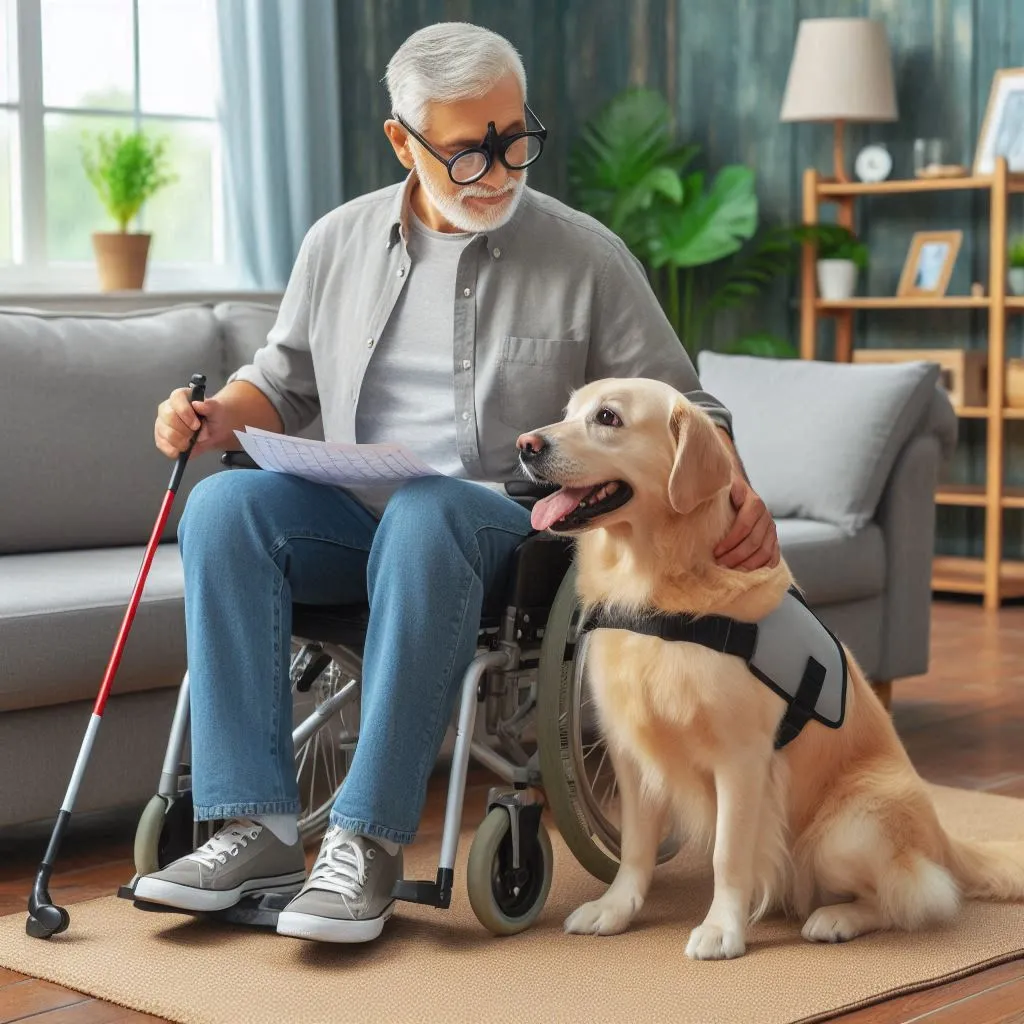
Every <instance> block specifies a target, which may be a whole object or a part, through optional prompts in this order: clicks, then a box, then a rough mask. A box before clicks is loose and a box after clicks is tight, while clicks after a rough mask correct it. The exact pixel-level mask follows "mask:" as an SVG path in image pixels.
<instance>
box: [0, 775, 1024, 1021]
mask: <svg viewBox="0 0 1024 1024" xmlns="http://www.w3.org/2000/svg"><path fill="white" fill-rule="evenodd" d="M933 791H934V794H935V800H936V803H937V806H938V808H939V812H940V814H941V817H942V819H943V821H944V823H945V824H946V825H947V827H948V828H949V829H950V830H951V831H955V832H956V833H957V834H959V835H964V836H976V837H979V838H992V839H1002V838H1006V839H1012V838H1021V839H1022V840H1024V801H1022V800H1016V799H1011V798H1008V797H999V796H989V795H985V794H980V793H973V792H967V791H962V790H955V789H946V788H941V787H935V788H934V790H933ZM466 839H467V841H465V842H463V843H462V844H461V845H460V857H459V865H458V867H457V870H458V874H457V875H456V892H455V897H454V899H453V901H452V907H451V909H450V910H447V911H441V910H432V909H428V908H423V907H416V906H412V905H409V904H401V905H400V909H399V911H398V913H397V914H396V916H395V917H394V918H393V919H392V921H391V922H390V925H389V927H388V928H387V930H386V931H385V934H384V936H383V937H382V938H381V939H380V940H379V941H378V942H376V943H374V944H371V945H367V946H352V947H338V946H328V945H320V944H315V943H308V942H302V941H298V940H294V939H287V938H282V937H279V936H277V935H275V934H274V933H272V932H271V933H267V932H256V931H250V930H242V929H233V928H231V927H230V926H224V925H212V924H210V923H208V922H198V921H196V920H194V919H192V918H187V917H184V916H182V917H177V916H169V915H163V914H150V913H144V912H142V911H139V910H136V909H135V908H134V907H132V905H131V904H130V903H129V902H127V901H126V900H120V899H117V898H116V897H106V898H103V899H98V900H92V901H90V902H86V903H80V904H77V905H75V906H73V907H72V908H71V927H70V929H69V931H68V932H65V933H64V934H63V935H61V936H58V937H56V938H54V939H52V940H50V941H49V942H43V941H40V940H38V939H30V938H28V937H27V936H26V935H25V932H24V916H23V915H21V914H18V915H14V916H12V917H7V918H4V919H2V920H0V965H2V966H5V967H8V968H11V969H13V970H16V971H21V972H23V973H25V974H29V975H33V976H36V977H39V978H44V979H46V980H49V981H53V982H56V983H58V984H60V985H63V986H65V987H67V988H71V989H75V990H78V991H81V992H85V993H87V994H89V995H92V996H96V997H98V998H101V999H105V1000H109V1001H111V1002H114V1003H119V1004H121V1005H124V1006H127V1007H131V1008H133V1009H136V1010H141V1011H143V1012H146V1013H151V1014H155V1015H156V1016H158V1017H165V1018H168V1019H169V1020H172V1021H181V1022H183V1024H238V1022H239V1021H244V1022H246V1024H264V1022H266V1024H285V1022H287V1024H290V1022H293V1021H294V1022H296V1024H320V1022H324V1024H327V1022H330V1024H342V1022H346V1021H353V1022H358V1024H366V1022H367V1021H373V1022H378V1021H396V1022H402V1024H420V1022H423V1024H426V1022H430V1024H434V1022H445V1024H453V1022H456V1021H458V1022H461V1021H466V1022H474V1024H477V1022H490V1021H501V1022H505V1021H507V1022H509V1024H512V1022H515V1024H520V1022H521V1021H523V1020H537V1021H544V1022H549V1021H550V1022H559V1024H561V1022H570V1021H586V1022H588V1024H597V1022H604V1021H614V1022H616V1024H621V1022H623V1021H671V1022H673V1024H755V1022H756V1024H775V1022H778V1024H791V1022H796V1021H800V1022H810V1021H819V1020H825V1019H827V1018H829V1017H831V1016H834V1015H836V1014H837V1013H840V1012H842V1011H843V1010H849V1009H852V1008H854V1007H857V1006H863V1005H867V1004H869V1003H873V1002H877V1001H879V1000H881V999H883V998H886V997H888V996H891V995H894V994H897V993H901V992H907V991H912V990H915V989H920V988H926V987H928V986H931V985H935V984H938V983H940V982H944V981H950V980H953V979H954V978H957V977H961V976H964V975H966V974H970V973H972V972H974V971H977V970H979V969H981V968H982V967H986V966H991V965H994V964H996V963H1000V962H1003V961H1006V960H1011V959H1014V958H1015V957H1018V956H1024V905H1019V904H1018V905H996V904H987V903H970V904H968V905H967V906H966V907H965V909H964V911H963V912H962V914H961V916H960V917H959V919H958V920H957V921H956V922H955V923H954V924H953V925H950V926H947V927H945V928H943V929H941V930H937V931H933V932H931V933H928V934H919V935H916V936H913V937H907V936H905V935H898V934H879V935H871V936H865V937H862V938H860V939H857V940H855V941H854V942H851V943H847V944H844V945H812V944H810V943H807V942H805V941H803V940H802V939H801V938H800V927H799V924H798V923H796V922H792V923H786V922H782V921H779V920H772V921H765V922H762V923H761V924H759V925H758V926H757V927H756V928H755V929H753V931H752V933H751V935H750V937H749V940H748V947H747V954H746V956H744V957H741V958H739V959H737V960H732V961H720V962H705V963H695V962H692V961H690V960H688V959H687V958H686V956H685V955H684V952H683V950H684V947H685V945H686V939H687V935H688V932H689V929H690V928H691V927H693V926H694V925H695V924H698V923H699V922H700V920H701V918H702V917H703V914H704V912H705V910H706V908H707V905H708V902H709V899H710V893H711V878H710V869H709V867H706V866H705V865H704V864H703V863H702V862H701V861H700V860H699V859H698V858H696V857H690V856H689V855H686V854H684V855H681V856H679V857H678V858H676V860H675V861H673V862H672V863H671V864H669V865H665V866H663V867H662V868H660V869H659V872H658V874H657V876H656V881H655V887H654V890H653V891H652V895H651V898H650V899H649V901H648V903H647V905H646V906H645V907H644V910H643V912H642V914H641V916H640V918H639V920H638V921H637V922H636V924H635V925H634V927H633V929H632V930H630V931H629V932H627V933H625V934H624V935H619V936H613V937H591V936H588V937H583V936H575V935H565V934H564V933H563V932H562V930H561V923H562V921H563V920H564V918H565V917H566V915H567V914H568V913H570V912H571V911H572V910H573V909H574V908H575V907H576V906H577V905H578V904H579V903H581V902H583V901H585V900H588V899H593V898H595V897H596V896H598V895H600V894H601V892H602V891H603V888H604V887H603V886H602V884H601V883H599V882H596V881H595V880H594V879H593V878H591V876H590V875H588V874H587V873H586V872H584V871H583V870H582V869H581V868H580V867H579V866H578V865H577V863H576V862H575V860H574V859H573V858H572V856H571V855H570V854H569V853H568V851H567V849H566V847H565V846H564V845H563V844H562V843H561V841H560V840H559V839H558V838H555V861H556V863H555V881H554V884H553V886H552V890H551V894H550V896H549V898H548V903H547V906H546V908H545V911H544V914H543V916H542V918H541V919H540V920H539V921H538V923H537V924H536V925H535V926H534V927H533V929H531V930H530V931H528V932H525V933H523V934H520V935H518V936H513V937H510V938H503V939H498V938H494V937H492V936H490V935H489V933H487V932H485V931H484V930H483V928H482V927H481V926H480V925H479V924H478V922H477V920H476V918H475V917H474V916H473V912H472V910H471V908H470V906H469V901H468V899H467V897H466V895H465V889H464V885H465V875H464V865H465V858H466V856H467V853H468V845H469V844H468V833H467V837H466ZM435 856H436V853H435V850H434V849H433V845H432V844H431V846H430V847H428V846H426V845H424V847H423V848H414V849H413V850H412V851H410V854H409V856H408V857H407V865H408V868H409V869H410V871H409V872H407V873H408V874H409V877H414V876H415V877H419V878H433V875H434V870H435V867H436V860H434V858H435ZM413 873H414V874H413Z"/></svg>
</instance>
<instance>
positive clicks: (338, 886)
mask: <svg viewBox="0 0 1024 1024" xmlns="http://www.w3.org/2000/svg"><path fill="white" fill-rule="evenodd" d="M373 855H374V851H373V850H372V849H371V850H366V851H365V852H364V850H363V848H362V847H361V846H360V845H358V844H357V843H355V842H353V841H352V839H351V838H350V837H346V836H345V834H344V833H343V832H342V831H341V830H340V829H331V830H330V831H329V832H328V833H327V835H326V836H325V837H324V843H323V846H322V847H321V848H320V855H319V856H318V857H317V859H316V863H315V864H314V865H313V870H312V871H311V872H310V874H309V880H308V881H307V882H306V886H307V888H313V887H314V885H315V883H320V886H321V887H323V888H327V889H330V890H331V891H333V892H337V893H340V894H341V895H342V896H343V897H345V898H346V900H350V899H352V900H354V899H356V898H357V897H358V896H359V894H360V892H362V888H363V886H364V885H365V884H366V861H367V859H369V860H372V859H373Z"/></svg>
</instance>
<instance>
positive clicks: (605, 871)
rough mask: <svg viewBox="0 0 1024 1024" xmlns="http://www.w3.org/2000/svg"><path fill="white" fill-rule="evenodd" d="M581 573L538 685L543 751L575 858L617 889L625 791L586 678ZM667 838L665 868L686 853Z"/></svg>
mask: <svg viewBox="0 0 1024 1024" xmlns="http://www.w3.org/2000/svg"><path fill="white" fill-rule="evenodd" d="M579 625H580V623H579V601H578V599H577V597H576V567H575V564H574V565H573V566H571V567H570V569H569V571H568V572H567V573H566V575H565V578H564V579H563V580H562V584H561V586H560V587H559V590H558V594H557V595H556V597H555V601H554V604H552V606H551V612H550V614H549V616H548V623H547V627H546V629H545V630H544V639H543V642H542V644H541V654H540V665H539V667H538V681H537V749H538V759H539V761H540V772H541V779H542V785H543V787H544V792H545V794H546V796H547V800H548V805H549V806H550V808H551V813H552V815H553V816H554V819H555V824H556V825H557V827H558V831H559V832H560V833H561V835H562V838H563V839H564V840H565V843H566V845H567V846H568V847H569V849H570V850H571V851H572V854H573V856H574V857H575V858H576V859H577V860H578V861H579V862H580V864H581V865H582V866H583V867H584V868H586V870H587V871H589V872H590V873H591V874H592V875H593V876H594V877H595V878H598V879H600V880H601V881H602V882H607V883H609V884H610V883H611V882H612V881H613V880H614V878H615V874H616V872H617V871H618V868H619V858H620V857H621V855H622V833H621V829H620V824H619V822H620V818H619V806H618V787H617V784H616V779H615V771H614V769H613V767H612V763H611V757H610V755H609V753H608V748H607V745H606V743H605V741H604V739H603V737H602V736H601V732H600V726H599V723H598V720H597V709H596V707H595V705H594V701H593V697H592V696H591V694H590V687H589V684H588V682H587V673H586V649H587V641H588V640H589V638H590V637H589V634H586V635H584V636H583V637H582V638H581V637H580V636H579ZM679 846H680V844H679V841H678V839H677V838H676V837H675V836H672V835H669V836H667V837H666V838H665V839H664V840H663V841H662V843H661V846H660V847H659V849H658V863H659V864H661V863H664V862H665V861H668V860H671V859H672V857H674V856H675V855H676V853H678V852H679Z"/></svg>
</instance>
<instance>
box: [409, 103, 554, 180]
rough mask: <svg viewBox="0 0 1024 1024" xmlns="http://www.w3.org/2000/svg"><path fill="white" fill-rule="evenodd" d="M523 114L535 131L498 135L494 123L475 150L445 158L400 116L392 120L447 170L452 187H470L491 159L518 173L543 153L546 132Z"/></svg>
mask: <svg viewBox="0 0 1024 1024" xmlns="http://www.w3.org/2000/svg"><path fill="white" fill-rule="evenodd" d="M525 107H526V114H527V116H528V117H531V118H532V119H533V120H534V121H535V122H536V123H537V128H536V129H534V130H530V131H525V132H513V133H511V134H509V135H499V134H498V133H497V132H496V131H495V128H494V122H493V121H491V122H490V123H489V124H488V125H487V134H486V135H485V136H484V138H483V141H482V142H481V143H480V145H479V146H471V147H470V148H469V149H460V150H459V152H458V153H456V154H455V155H454V156H451V157H447V156H443V155H442V154H440V153H438V151H437V150H436V149H434V147H433V146H431V144H430V143H429V142H427V140H426V139H425V138H423V136H422V135H420V133H419V132H418V131H416V129H415V128H413V127H411V126H410V125H409V124H407V123H406V122H405V120H404V119H403V118H402V116H401V114H395V120H396V121H398V123H399V124H400V125H401V126H402V127H403V128H404V129H405V130H406V131H407V132H408V133H409V134H410V135H411V136H412V137H413V138H414V139H415V140H416V141H417V142H418V143H419V144H420V145H421V146H422V147H423V148H424V149H425V150H426V151H427V152H428V153H430V155H431V156H433V157H436V158H437V159H438V160H440V161H441V163H443V164H444V165H445V167H447V168H448V177H449V178H451V179H452V181H453V182H455V184H456V185H470V184H472V183H473V182H474V181H479V180H480V179H481V178H482V177H483V176H484V175H485V174H487V172H488V171H489V170H490V169H491V165H492V164H493V163H494V161H495V159H498V160H500V161H501V162H502V163H503V164H504V165H505V166H506V167H507V168H508V169H509V170H510V171H521V170H522V169H523V168H524V167H529V166H530V164H532V163H533V162H534V160H536V159H537V157H539V156H540V154H541V152H542V151H543V149H544V140H545V139H546V138H547V137H548V130H547V128H545V127H544V125H542V124H541V123H540V118H539V117H537V115H536V114H535V113H534V112H533V111H532V110H531V109H530V107H529V105H528V104H525Z"/></svg>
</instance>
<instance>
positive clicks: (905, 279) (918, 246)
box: [896, 231, 963, 298]
mask: <svg viewBox="0 0 1024 1024" xmlns="http://www.w3.org/2000/svg"><path fill="white" fill-rule="evenodd" d="M962 241H963V232H962V231H918V232H917V233H916V234H915V235H914V237H913V238H912V239H911V241H910V251H909V252H908V253H907V261H906V263H904V264H903V273H902V274H901V275H900V284H899V288H898V289H897V291H896V294H897V295H898V296H900V298H926V297H930V298H937V297H939V296H941V295H945V294H946V288H947V286H948V285H949V278H950V276H951V275H952V273H953V264H955V263H956V257H957V253H959V251H960V243H961V242H962Z"/></svg>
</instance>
